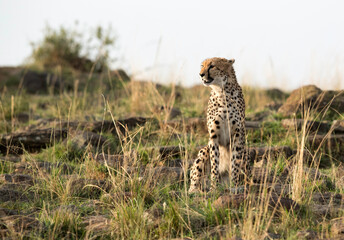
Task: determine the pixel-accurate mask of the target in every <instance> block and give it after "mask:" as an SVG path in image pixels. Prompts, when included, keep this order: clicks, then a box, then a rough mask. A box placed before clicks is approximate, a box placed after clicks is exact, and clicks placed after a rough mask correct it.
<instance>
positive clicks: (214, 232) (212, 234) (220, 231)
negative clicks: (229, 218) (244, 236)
mask: <svg viewBox="0 0 344 240" xmlns="http://www.w3.org/2000/svg"><path fill="white" fill-rule="evenodd" d="M230 229H231V228H230V226H228V225H218V226H216V227H213V228H211V229H206V231H205V233H204V234H202V235H201V236H199V238H198V239H230V240H239V239H241V238H239V237H232V238H228V236H229V234H230V232H229V230H230Z"/></svg>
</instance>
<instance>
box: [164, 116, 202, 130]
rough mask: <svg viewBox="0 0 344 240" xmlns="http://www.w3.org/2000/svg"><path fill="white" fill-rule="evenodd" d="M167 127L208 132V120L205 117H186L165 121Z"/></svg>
mask: <svg viewBox="0 0 344 240" xmlns="http://www.w3.org/2000/svg"><path fill="white" fill-rule="evenodd" d="M165 127H169V128H172V129H178V130H185V131H187V132H190V131H197V132H201V133H208V128H207V121H206V119H205V118H186V119H183V120H170V121H167V122H166V123H165Z"/></svg>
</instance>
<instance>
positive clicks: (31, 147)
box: [0, 128, 67, 154]
mask: <svg viewBox="0 0 344 240" xmlns="http://www.w3.org/2000/svg"><path fill="white" fill-rule="evenodd" d="M65 138H67V130H66V129H62V130H57V129H54V128H47V129H39V130H32V131H27V132H19V133H11V134H5V135H2V136H1V137H0V153H3V154H7V153H8V152H13V153H16V154H21V153H23V148H24V149H25V150H27V151H29V152H36V151H39V150H41V149H42V148H46V147H47V146H51V145H52V144H54V143H56V142H58V141H61V140H63V139H65Z"/></svg>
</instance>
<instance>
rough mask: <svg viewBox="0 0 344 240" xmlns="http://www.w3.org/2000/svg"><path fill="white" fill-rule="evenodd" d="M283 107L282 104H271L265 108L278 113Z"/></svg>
mask: <svg viewBox="0 0 344 240" xmlns="http://www.w3.org/2000/svg"><path fill="white" fill-rule="evenodd" d="M281 106H282V104H281V103H275V102H271V103H268V104H266V105H265V106H264V108H267V109H270V110H272V111H277V110H278V109H279V108H280V107H281Z"/></svg>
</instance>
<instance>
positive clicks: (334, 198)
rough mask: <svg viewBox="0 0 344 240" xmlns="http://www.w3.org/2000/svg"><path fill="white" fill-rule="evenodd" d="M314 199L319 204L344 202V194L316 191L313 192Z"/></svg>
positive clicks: (340, 203)
mask: <svg viewBox="0 0 344 240" xmlns="http://www.w3.org/2000/svg"><path fill="white" fill-rule="evenodd" d="M312 201H313V202H315V203H317V204H322V205H324V204H337V205H342V204H344V194H340V193H332V192H324V193H321V192H315V193H313V194H312Z"/></svg>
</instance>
